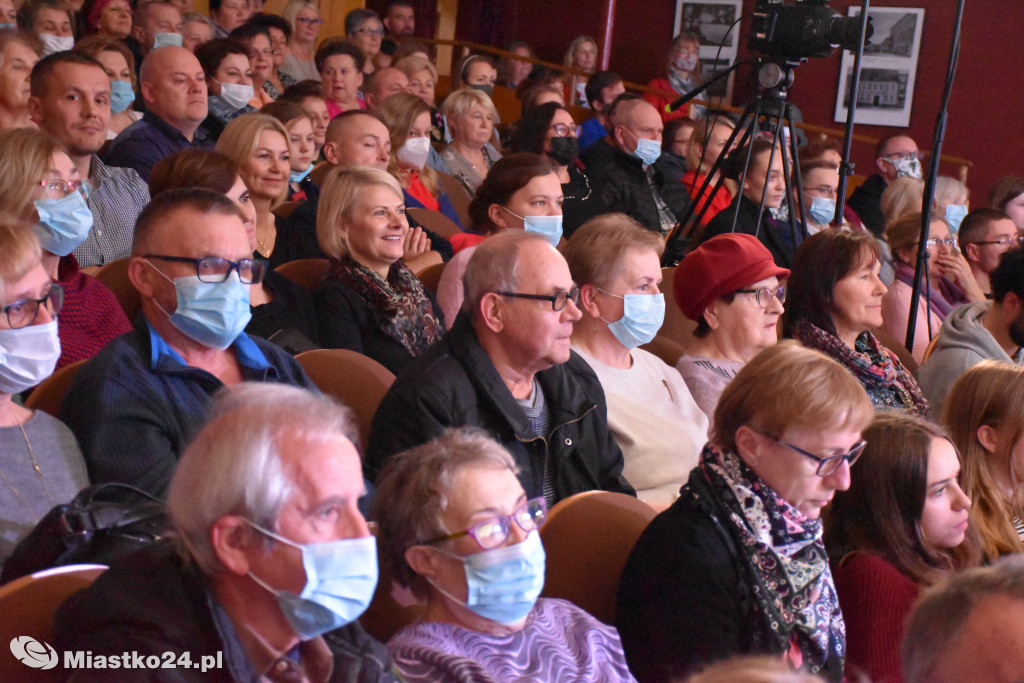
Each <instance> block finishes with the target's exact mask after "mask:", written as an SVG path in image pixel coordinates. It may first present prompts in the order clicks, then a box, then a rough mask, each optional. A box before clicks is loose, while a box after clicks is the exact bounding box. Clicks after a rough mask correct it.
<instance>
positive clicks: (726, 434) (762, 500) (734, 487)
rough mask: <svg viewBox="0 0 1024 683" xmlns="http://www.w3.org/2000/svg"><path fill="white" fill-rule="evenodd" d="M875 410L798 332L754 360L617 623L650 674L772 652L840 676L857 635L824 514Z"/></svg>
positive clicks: (622, 593) (632, 565) (648, 544)
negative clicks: (835, 570) (829, 551)
mask: <svg viewBox="0 0 1024 683" xmlns="http://www.w3.org/2000/svg"><path fill="white" fill-rule="evenodd" d="M873 415H874V410H873V409H872V406H871V401H869V400H868V397H867V394H865V393H864V388H863V387H862V386H861V385H860V383H859V382H857V381H856V380H855V379H854V378H853V377H852V376H851V375H850V373H848V372H847V371H846V370H844V369H843V367H842V366H841V365H839V364H838V363H836V362H835V361H833V360H832V359H830V358H827V357H825V356H823V355H822V354H820V353H818V352H817V351H811V350H810V349H805V348H803V347H801V346H799V345H798V344H796V343H794V342H781V343H779V344H777V345H775V346H773V347H771V348H769V349H766V350H765V351H763V352H761V353H760V354H758V356H757V357H756V358H754V360H752V361H751V362H749V363H747V364H746V365H745V366H744V367H743V369H742V370H740V371H739V373H738V374H737V375H736V377H735V378H734V379H733V381H732V382H730V383H729V386H727V387H726V388H725V391H724V392H723V393H722V398H721V400H720V401H719V403H718V408H717V409H716V410H715V418H714V428H713V431H712V433H711V441H710V443H709V444H708V445H707V446H706V447H705V448H704V452H703V453H702V454H701V459H700V464H699V465H698V466H697V467H696V468H695V469H694V470H693V471H692V472H691V474H690V480H689V482H688V483H687V484H686V486H685V487H684V488H683V490H682V491H680V496H679V499H678V500H676V502H675V503H674V504H673V505H672V507H670V508H669V509H668V510H666V511H665V512H663V513H661V514H660V515H658V516H657V517H655V518H654V521H652V522H651V524H650V525H649V526H648V527H647V529H646V530H645V531H644V533H643V534H642V535H641V536H640V540H639V541H637V544H636V546H635V547H634V548H633V551H632V553H630V556H629V559H628V560H627V561H626V567H625V569H624V570H623V573H622V579H621V581H620V583H619V594H618V603H617V606H616V612H615V613H616V617H615V620H616V625H617V626H618V628H619V633H620V634H621V636H622V644H623V645H624V646H625V650H626V660H627V661H628V662H629V667H630V670H631V671H632V672H633V674H634V675H635V676H636V677H637V680H639V681H641V682H644V681H657V682H661V681H676V680H681V679H682V678H683V677H685V676H686V675H687V674H689V673H691V672H693V671H695V670H697V669H699V668H701V667H702V666H704V665H706V664H708V663H710V662H714V661H716V660H720V659H726V658H728V657H731V656H733V655H736V654H770V655H774V656H777V657H778V658H780V659H783V660H785V661H786V662H788V663H789V664H790V666H792V667H793V668H794V669H795V668H803V669H804V670H806V671H809V672H811V673H815V674H819V675H822V676H824V677H826V678H828V679H829V680H832V681H839V680H841V679H842V676H843V658H844V656H845V655H846V636H845V632H844V629H843V619H842V615H841V613H840V608H839V601H838V598H837V596H836V590H835V586H834V584H833V582H832V574H831V573H830V572H829V567H828V558H827V556H826V554H825V546H824V544H823V543H822V531H821V529H822V527H821V520H820V515H821V511H822V509H823V508H824V507H825V506H826V505H827V504H828V502H829V500H830V499H831V498H832V496H833V495H834V494H835V492H836V491H841V490H844V489H846V488H848V487H849V485H850V467H851V465H852V464H853V461H854V460H856V459H857V457H858V456H859V455H860V452H861V450H862V448H863V442H862V441H861V431H862V430H863V429H864V428H865V427H866V426H867V425H868V423H869V422H870V421H871V418H872V417H873Z"/></svg>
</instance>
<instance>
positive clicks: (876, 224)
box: [846, 173, 889, 237]
mask: <svg viewBox="0 0 1024 683" xmlns="http://www.w3.org/2000/svg"><path fill="white" fill-rule="evenodd" d="M888 185H889V183H887V182H886V181H885V178H883V177H882V176H880V175H878V174H877V173H876V174H875V175H873V176H871V177H870V178H868V179H867V180H865V181H864V182H863V183H862V184H861V186H860V187H858V188H857V189H856V190H854V191H853V194H851V195H850V199H849V200H848V201H847V202H846V205H847V206H849V207H850V208H851V209H853V210H854V211H856V212H857V215H858V216H859V217H860V220H861V222H862V223H863V224H864V226H865V227H866V228H867V229H868V230H870V231H871V232H872V234H874V236H875V237H881V236H882V233H883V232H884V231H885V215H884V214H883V213H882V193H883V192H885V188H886V187H887V186H888Z"/></svg>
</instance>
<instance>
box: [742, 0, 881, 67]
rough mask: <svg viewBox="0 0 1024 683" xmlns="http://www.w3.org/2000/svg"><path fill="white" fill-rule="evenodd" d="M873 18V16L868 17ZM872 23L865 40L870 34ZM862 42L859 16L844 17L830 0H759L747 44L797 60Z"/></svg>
mask: <svg viewBox="0 0 1024 683" xmlns="http://www.w3.org/2000/svg"><path fill="white" fill-rule="evenodd" d="M869 20H870V18H869ZM871 33H872V28H871V24H870V23H869V24H868V26H867V35H866V36H865V41H867V39H868V38H870V37H871ZM859 43H860V17H843V16H841V15H840V14H839V13H838V12H836V11H835V10H834V9H832V8H831V7H829V6H828V0H797V1H796V3H795V4H786V3H784V2H783V0H757V3H756V5H755V6H754V19H753V22H752V23H751V26H750V39H749V40H748V41H747V47H749V48H750V50H751V51H754V52H763V53H765V54H766V55H769V56H772V57H782V58H784V59H787V60H797V59H803V58H806V57H828V56H829V55H830V54H832V52H833V50H835V49H836V48H837V47H841V48H843V49H844V50H856V49H857V48H858V47H859Z"/></svg>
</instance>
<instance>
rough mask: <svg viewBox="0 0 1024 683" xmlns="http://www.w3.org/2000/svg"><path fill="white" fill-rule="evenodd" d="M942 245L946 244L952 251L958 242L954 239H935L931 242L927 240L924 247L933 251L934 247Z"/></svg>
mask: <svg viewBox="0 0 1024 683" xmlns="http://www.w3.org/2000/svg"><path fill="white" fill-rule="evenodd" d="M918 244H920V242H918ZM940 244H945V245H946V246H947V247H949V248H950V249H952V248H953V247H955V246H956V240H955V239H953V238H952V237H946V238H942V237H933V238H931V239H930V240H926V241H925V243H924V246H925V248H926V249H931V248H933V247H935V248H937V247H938V246H939V245H940Z"/></svg>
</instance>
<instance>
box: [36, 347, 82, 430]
mask: <svg viewBox="0 0 1024 683" xmlns="http://www.w3.org/2000/svg"><path fill="white" fill-rule="evenodd" d="M86 360H88V359H86ZM84 363H85V360H80V361H77V362H74V363H72V364H70V365H65V366H64V367H62V368H61V369H60V370H57V371H56V372H55V373H53V374H52V375H50V376H49V377H47V378H46V379H44V380H43V381H42V382H40V384H39V386H37V387H36V388H35V389H33V390H32V393H31V394H30V395H29V397H28V399H26V401H25V407H26V408H28V409H29V410H41V411H43V412H44V413H49V414H50V415H53V416H54V417H60V403H61V401H63V400H64V394H66V393H67V390H68V387H70V386H71V381H72V380H73V379H75V374H76V373H77V372H78V370H79V369H80V368H81V367H82V365H83V364H84Z"/></svg>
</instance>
